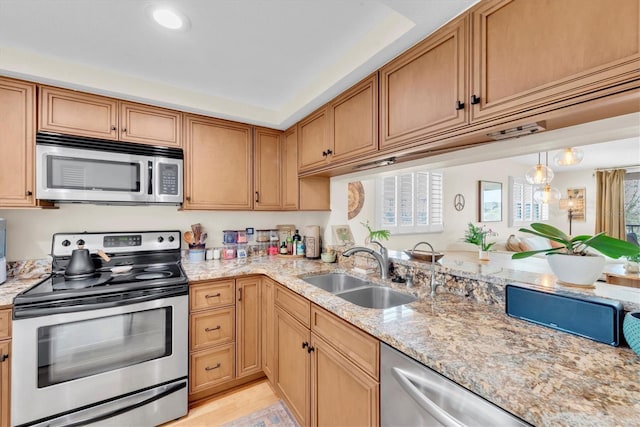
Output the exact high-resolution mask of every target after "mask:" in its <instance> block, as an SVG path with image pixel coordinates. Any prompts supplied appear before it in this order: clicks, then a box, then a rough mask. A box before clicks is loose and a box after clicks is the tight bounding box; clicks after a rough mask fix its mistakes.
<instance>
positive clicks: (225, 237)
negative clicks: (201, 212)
mask: <svg viewBox="0 0 640 427" xmlns="http://www.w3.org/2000/svg"><path fill="white" fill-rule="evenodd" d="M237 241H238V232H237V231H236V230H223V231H222V242H223V243H225V244H227V243H229V244H230V243H236V242H237Z"/></svg>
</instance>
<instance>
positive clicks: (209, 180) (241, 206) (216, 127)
mask: <svg viewBox="0 0 640 427" xmlns="http://www.w3.org/2000/svg"><path fill="white" fill-rule="evenodd" d="M251 131H252V129H251V126H249V125H244V124H241V123H235V122H229V121H226V120H218V119H211V118H208V117H202V116H195V115H185V116H184V142H185V149H184V150H185V158H184V170H185V172H184V174H185V175H184V176H185V180H184V187H185V201H184V204H183V207H184V208H185V209H221V210H225V209H228V210H251V208H252V207H253V197H252V196H253V190H252V187H253V186H252V178H251V177H252V162H251V157H252V151H253V150H252V143H251V139H252V138H251Z"/></svg>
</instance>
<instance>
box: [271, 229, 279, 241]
mask: <svg viewBox="0 0 640 427" xmlns="http://www.w3.org/2000/svg"><path fill="white" fill-rule="evenodd" d="M269 240H270V241H272V242H279V241H280V234H278V230H269Z"/></svg>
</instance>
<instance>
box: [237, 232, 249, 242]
mask: <svg viewBox="0 0 640 427" xmlns="http://www.w3.org/2000/svg"><path fill="white" fill-rule="evenodd" d="M236 243H247V231H246V230H238V231H236Z"/></svg>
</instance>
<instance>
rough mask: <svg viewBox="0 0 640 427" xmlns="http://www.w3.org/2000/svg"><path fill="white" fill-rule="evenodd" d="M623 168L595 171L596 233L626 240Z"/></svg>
mask: <svg viewBox="0 0 640 427" xmlns="http://www.w3.org/2000/svg"><path fill="white" fill-rule="evenodd" d="M624 175H625V170H624V169H615V170H606V171H596V230H595V231H596V233H600V232H602V231H604V232H605V233H606V234H607V236H611V237H615V238H617V239H622V240H626V231H625V221H624Z"/></svg>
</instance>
